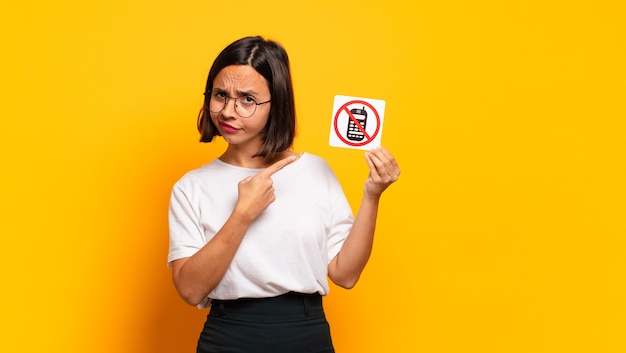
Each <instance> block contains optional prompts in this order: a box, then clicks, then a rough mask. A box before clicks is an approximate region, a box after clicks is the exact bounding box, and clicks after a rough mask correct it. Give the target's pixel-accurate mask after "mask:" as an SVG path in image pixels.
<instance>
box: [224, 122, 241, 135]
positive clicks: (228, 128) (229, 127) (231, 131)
mask: <svg viewBox="0 0 626 353" xmlns="http://www.w3.org/2000/svg"><path fill="white" fill-rule="evenodd" d="M220 128H221V130H222V132H225V133H227V134H234V133H236V132H237V131H239V129H237V128H236V127H234V126H232V125H229V124H226V123H220Z"/></svg>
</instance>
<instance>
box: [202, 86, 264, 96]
mask: <svg viewBox="0 0 626 353" xmlns="http://www.w3.org/2000/svg"><path fill="white" fill-rule="evenodd" d="M213 91H214V92H220V93H226V90H225V89H223V88H219V87H214V88H213ZM236 93H237V97H241V96H259V93H258V92H257V91H254V90H247V91H242V90H237V91H236Z"/></svg>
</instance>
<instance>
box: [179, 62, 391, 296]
mask: <svg viewBox="0 0 626 353" xmlns="http://www.w3.org/2000/svg"><path fill="white" fill-rule="evenodd" d="M213 86H214V88H215V89H219V90H223V91H224V92H226V94H227V95H228V96H231V97H238V96H241V95H243V93H244V92H245V93H246V94H249V95H250V96H252V97H253V98H254V99H255V100H256V101H257V102H264V101H266V100H269V99H271V97H270V93H269V87H268V84H267V81H266V80H265V78H263V76H261V75H260V74H259V73H258V72H257V71H256V70H254V69H253V68H252V67H251V66H248V65H232V66H227V67H225V68H224V69H222V71H220V72H219V73H218V75H217V76H216V78H215V80H214V83H213ZM270 104H271V102H270V103H267V104H263V105H260V106H258V107H257V110H256V112H255V113H254V115H252V116H251V117H249V118H246V119H243V118H241V117H239V115H238V114H237V113H236V112H235V109H234V102H233V100H232V99H229V100H228V103H227V104H226V107H225V108H224V110H223V111H222V112H220V113H211V119H212V120H213V123H215V126H217V127H218V130H219V131H220V133H221V135H222V137H223V138H224V139H225V140H226V141H227V142H228V147H227V149H226V151H225V152H224V154H222V155H221V156H220V159H221V160H222V161H224V162H226V163H230V164H233V165H237V166H241V167H246V168H264V169H263V170H262V171H260V172H259V173H258V174H256V175H255V176H253V177H247V178H245V179H243V180H241V181H240V182H239V184H238V192H239V194H238V195H239V196H238V200H237V203H236V205H235V208H234V209H233V211H232V214H231V215H230V217H229V218H228V220H227V221H226V223H224V225H223V226H222V228H221V229H220V230H219V231H218V232H217V233H216V234H215V236H214V237H213V238H212V239H211V240H210V241H209V242H208V243H207V244H206V245H205V246H204V247H203V248H202V249H200V250H199V251H198V252H197V253H195V254H194V255H193V256H191V257H188V258H182V259H179V260H176V261H174V262H172V277H173V281H174V285H175V287H176V289H177V290H178V292H179V294H180V295H181V297H182V298H183V299H184V300H185V301H186V302H187V303H189V304H190V305H197V304H199V303H200V302H202V300H204V298H206V296H207V295H208V294H209V293H210V292H211V291H212V290H213V289H214V288H215V287H216V286H217V284H218V283H219V281H220V280H221V279H222V277H223V276H224V274H225V273H226V270H227V269H228V267H229V265H230V263H231V261H232V259H233V257H234V256H235V253H236V252H237V249H238V248H239V245H240V244H241V241H242V240H243V238H244V236H245V234H246V231H247V230H248V228H249V227H250V225H251V224H252V222H254V221H255V220H256V219H257V218H258V217H259V215H260V214H261V213H262V212H263V211H264V210H265V209H266V208H267V207H268V206H269V205H270V204H271V203H272V202H274V200H275V198H276V196H275V195H274V187H273V182H272V179H271V176H272V175H273V174H274V173H276V172H279V171H280V170H281V169H282V168H284V167H285V166H287V165H289V164H290V163H292V162H294V161H295V160H297V159H298V158H299V156H300V155H299V154H297V153H295V152H293V151H284V152H282V153H279V154H277V156H276V157H274V158H273V159H266V158H259V157H256V158H253V157H252V156H253V155H254V154H255V153H256V152H257V151H259V149H260V148H261V145H262V140H261V132H262V130H263V127H264V126H265V124H266V123H267V119H268V116H269V111H270ZM365 160H366V163H367V165H368V167H369V169H370V171H369V176H368V178H367V181H366V182H365V187H364V189H363V198H362V201H361V206H360V208H359V211H358V213H357V215H356V217H355V221H354V224H353V226H352V230H351V231H350V234H349V235H348V237H347V238H346V241H345V242H344V245H343V247H342V248H341V250H340V252H339V254H337V256H336V257H335V258H333V260H332V261H331V262H330V264H329V265H328V277H329V278H330V280H331V281H333V282H334V283H335V284H337V285H339V286H341V287H344V288H352V287H354V285H355V284H356V283H357V281H358V279H359V277H360V275H361V272H362V271H363V269H364V268H365V265H366V264H367V261H368V260H369V257H370V254H371V252H372V245H373V241H374V230H375V227H376V218H377V214H378V206H379V201H380V197H381V195H382V193H383V191H385V190H386V189H387V188H388V187H389V185H391V184H392V183H393V182H395V181H396V180H397V179H398V176H399V175H400V168H399V167H398V164H397V162H396V161H395V158H394V157H393V155H391V153H389V151H387V150H386V149H385V148H384V147H377V148H374V149H373V150H371V151H368V152H366V153H365Z"/></svg>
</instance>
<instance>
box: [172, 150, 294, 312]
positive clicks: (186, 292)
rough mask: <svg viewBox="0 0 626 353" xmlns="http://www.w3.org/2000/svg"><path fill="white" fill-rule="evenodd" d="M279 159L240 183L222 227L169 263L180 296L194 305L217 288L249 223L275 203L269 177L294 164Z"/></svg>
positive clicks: (287, 160)
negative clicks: (190, 252)
mask: <svg viewBox="0 0 626 353" xmlns="http://www.w3.org/2000/svg"><path fill="white" fill-rule="evenodd" d="M294 160H295V158H294V157H289V158H285V159H283V160H280V161H278V162H276V163H274V164H273V165H271V166H270V167H268V168H266V169H264V170H263V171H261V172H259V173H258V174H257V175H255V176H254V177H247V178H245V179H244V180H242V181H240V182H239V185H238V192H239V197H238V199H237V204H236V205H235V208H234V210H233V212H232V214H231V215H230V217H229V218H228V220H226V222H225V223H224V225H223V226H222V228H221V229H220V230H219V231H218V232H217V233H216V234H215V236H214V237H213V238H212V239H211V240H210V241H209V242H208V243H207V244H206V245H204V247H202V248H201V249H200V250H199V251H198V252H196V253H195V254H194V255H193V256H191V257H187V258H182V259H178V260H176V261H173V262H172V279H173V281H174V286H175V287H176V290H177V291H178V293H179V294H180V296H181V297H182V298H183V299H184V300H185V301H186V302H187V303H188V304H190V305H197V304H199V303H200V302H202V301H203V300H204V298H206V296H207V295H208V294H209V293H210V292H211V291H212V290H213V289H214V288H215V287H216V286H217V284H218V283H219V282H220V281H221V279H222V277H223V276H224V274H225V273H226V270H228V267H229V266H230V263H231V261H232V259H233V258H234V256H235V253H236V252H237V249H238V248H239V245H240V244H241V241H242V240H243V237H244V236H245V234H246V231H247V230H248V228H249V227H250V224H252V222H253V221H254V220H255V219H256V218H257V217H258V216H259V215H260V214H261V213H262V212H263V211H264V210H265V209H266V208H267V207H268V206H269V205H270V204H271V203H272V202H274V200H275V195H274V187H273V183H272V179H271V175H272V174H274V173H275V172H277V171H279V170H280V169H282V168H283V167H284V166H286V165H287V164H289V163H291V162H293V161H294Z"/></svg>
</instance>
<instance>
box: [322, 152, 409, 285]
mask: <svg viewBox="0 0 626 353" xmlns="http://www.w3.org/2000/svg"><path fill="white" fill-rule="evenodd" d="M365 160H366V161H367V165H368V167H369V169H370V173H369V177H368V179H367V181H366V183H365V188H364V191H363V199H362V201H361V206H360V208H359V211H358V212H357V215H356V218H355V219H354V224H353V225H352V229H351V230H350V233H349V234H348V237H347V238H346V240H345V242H344V243H343V246H342V247H341V250H340V251H339V253H338V254H337V256H335V258H333V260H332V261H331V262H330V264H329V265H328V276H329V278H330V279H331V280H332V281H333V282H334V283H335V284H337V285H339V286H341V287H344V288H352V287H354V286H355V285H356V283H357V281H358V280H359V277H360V276H361V272H362V271H363V269H364V268H365V265H366V264H367V261H368V260H369V257H370V254H371V253H372V246H373V243H374V230H375V228H376V217H377V215H378V205H379V201H380V196H381V195H382V193H383V191H385V189H387V187H389V185H391V184H392V183H394V182H395V181H396V180H398V176H399V175H400V168H399V167H398V164H397V162H396V160H395V159H394V157H393V156H392V155H391V154H390V153H389V152H388V151H387V150H386V149H385V148H383V147H378V148H375V149H373V150H371V151H369V152H367V153H366V154H365Z"/></svg>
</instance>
